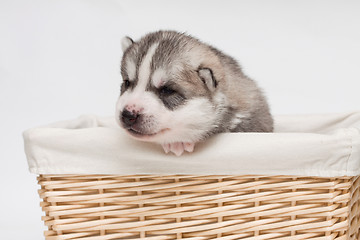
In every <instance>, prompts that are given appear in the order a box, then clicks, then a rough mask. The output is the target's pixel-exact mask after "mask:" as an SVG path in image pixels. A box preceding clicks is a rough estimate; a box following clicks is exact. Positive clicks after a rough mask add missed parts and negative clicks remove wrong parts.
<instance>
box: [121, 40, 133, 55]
mask: <svg viewBox="0 0 360 240" xmlns="http://www.w3.org/2000/svg"><path fill="white" fill-rule="evenodd" d="M133 43H134V40H132V39H131V38H130V37H128V36H126V37H123V39H121V48H122V50H123V52H125V51H126V49H128V47H130V46H131V45H132V44H133Z"/></svg>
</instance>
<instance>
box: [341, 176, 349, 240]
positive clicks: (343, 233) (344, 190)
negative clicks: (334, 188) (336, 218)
mask: <svg viewBox="0 0 360 240" xmlns="http://www.w3.org/2000/svg"><path fill="white" fill-rule="evenodd" d="M343 181H344V183H348V182H349V179H347V178H346V179H344V180H343ZM348 192H349V189H348V188H347V189H343V190H342V193H341V195H346V194H347V193H348ZM346 205H347V203H346V202H342V203H341V208H345V207H346ZM345 221H346V217H340V222H345ZM345 234H346V232H345V231H344V230H341V231H340V236H344V235H345Z"/></svg>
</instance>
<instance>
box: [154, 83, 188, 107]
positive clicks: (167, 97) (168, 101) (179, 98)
mask: <svg viewBox="0 0 360 240" xmlns="http://www.w3.org/2000/svg"><path fill="white" fill-rule="evenodd" d="M159 98H160V99H161V101H162V102H163V103H164V105H165V106H166V107H167V108H168V109H170V110H174V109H175V108H177V107H178V106H180V105H181V104H183V103H184V102H185V97H184V96H183V95H182V94H180V93H179V92H178V91H176V90H175V89H173V88H172V87H170V86H163V87H161V88H160V89H159Z"/></svg>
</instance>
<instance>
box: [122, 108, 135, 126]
mask: <svg viewBox="0 0 360 240" xmlns="http://www.w3.org/2000/svg"><path fill="white" fill-rule="evenodd" d="M138 118H139V114H137V113H134V112H129V111H128V110H126V109H125V110H124V111H123V112H122V113H121V120H122V121H123V123H124V124H125V126H127V127H131V126H132V125H134V124H135V123H136V121H137V119H138Z"/></svg>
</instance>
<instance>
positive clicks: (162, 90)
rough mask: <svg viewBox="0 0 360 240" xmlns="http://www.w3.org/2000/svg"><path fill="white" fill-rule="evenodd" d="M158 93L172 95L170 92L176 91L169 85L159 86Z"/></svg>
mask: <svg viewBox="0 0 360 240" xmlns="http://www.w3.org/2000/svg"><path fill="white" fill-rule="evenodd" d="M160 93H161V94H162V95H172V94H174V93H176V91H175V90H174V89H172V88H170V87H167V86H164V87H162V88H160Z"/></svg>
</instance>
